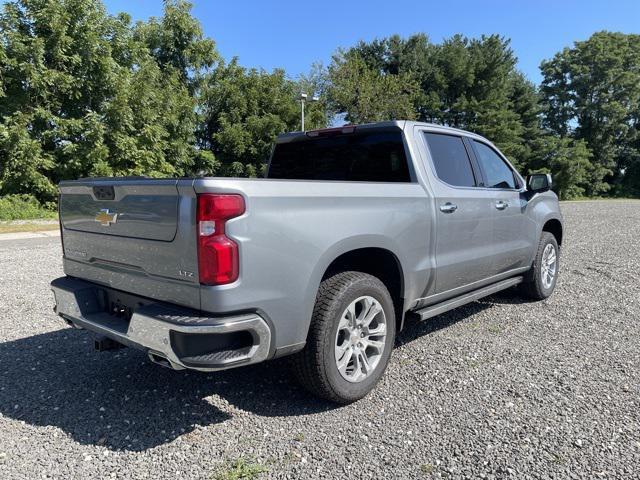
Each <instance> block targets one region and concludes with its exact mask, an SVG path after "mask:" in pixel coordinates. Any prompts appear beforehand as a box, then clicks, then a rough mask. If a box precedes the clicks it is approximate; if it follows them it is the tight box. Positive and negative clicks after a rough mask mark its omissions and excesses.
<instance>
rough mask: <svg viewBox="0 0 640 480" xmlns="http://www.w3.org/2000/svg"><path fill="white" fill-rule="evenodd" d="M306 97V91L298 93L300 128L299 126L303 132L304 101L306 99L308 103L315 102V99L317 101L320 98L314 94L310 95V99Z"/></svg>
mask: <svg viewBox="0 0 640 480" xmlns="http://www.w3.org/2000/svg"><path fill="white" fill-rule="evenodd" d="M307 98H308V95H307V94H306V93H301V94H300V107H301V109H300V111H301V113H302V115H301V118H300V125H301V127H302V128H301V130H302V131H303V132H304V103H305V102H306V101H308V102H309V103H311V102H317V101H319V100H320V98H319V97H316V96H313V97H311V99H310V100H307Z"/></svg>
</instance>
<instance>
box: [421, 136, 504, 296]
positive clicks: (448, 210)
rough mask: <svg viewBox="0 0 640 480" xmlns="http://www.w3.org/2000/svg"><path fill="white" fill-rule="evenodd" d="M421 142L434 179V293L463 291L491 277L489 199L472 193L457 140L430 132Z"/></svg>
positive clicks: (471, 175) (474, 182) (468, 163)
mask: <svg viewBox="0 0 640 480" xmlns="http://www.w3.org/2000/svg"><path fill="white" fill-rule="evenodd" d="M422 136H423V140H424V141H425V143H426V146H427V151H428V157H429V158H428V163H429V165H427V168H428V169H430V170H431V172H432V173H433V175H432V176H433V177H435V181H434V182H432V188H433V193H434V197H435V202H436V232H437V233H436V251H435V256H436V287H435V293H436V294H441V293H444V292H447V291H449V290H453V289H460V290H463V289H464V286H466V285H469V284H472V283H474V282H477V281H480V280H483V279H484V278H486V277H488V276H489V275H490V272H492V271H493V266H492V260H493V255H494V251H493V248H492V239H493V221H494V214H493V210H494V207H493V205H492V193H491V192H487V191H486V190H484V189H481V188H477V186H478V184H479V183H480V178H479V173H478V172H477V169H475V168H474V166H473V164H472V157H471V156H470V155H469V152H468V151H467V149H468V147H467V145H465V142H464V141H463V138H462V137H461V136H458V135H452V134H449V133H436V132H432V131H422ZM461 287H462V288H461ZM456 293H457V292H456Z"/></svg>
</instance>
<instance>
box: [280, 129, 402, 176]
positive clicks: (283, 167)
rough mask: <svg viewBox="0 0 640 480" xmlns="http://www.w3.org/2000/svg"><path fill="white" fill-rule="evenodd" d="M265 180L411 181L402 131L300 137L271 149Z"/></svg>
mask: <svg viewBox="0 0 640 480" xmlns="http://www.w3.org/2000/svg"><path fill="white" fill-rule="evenodd" d="M267 178H272V179H286V180H336V181H352V182H411V181H412V180H411V175H410V172H409V166H408V159H407V155H406V153H405V148H404V141H403V137H402V131H401V130H399V129H394V130H369V131H363V132H358V131H357V130H356V131H354V132H353V133H338V134H326V135H324V134H323V133H322V131H321V132H320V134H318V136H315V137H301V138H300V139H294V140H292V141H290V142H284V143H277V144H276V145H275V147H274V150H273V154H272V156H271V161H270V162H269V169H268V171H267Z"/></svg>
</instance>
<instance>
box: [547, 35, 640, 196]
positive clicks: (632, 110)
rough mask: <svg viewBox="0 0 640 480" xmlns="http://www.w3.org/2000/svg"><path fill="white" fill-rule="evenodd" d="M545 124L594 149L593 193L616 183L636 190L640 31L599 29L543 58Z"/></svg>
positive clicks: (639, 103)
mask: <svg viewBox="0 0 640 480" xmlns="http://www.w3.org/2000/svg"><path fill="white" fill-rule="evenodd" d="M541 70H542V74H543V77H544V79H543V82H542V86H541V92H542V95H543V99H544V106H545V124H546V126H547V127H548V128H550V129H551V130H552V131H554V132H555V133H557V134H558V135H560V136H562V137H568V136H569V137H572V138H575V139H583V140H584V141H585V142H586V143H587V145H588V147H589V149H590V150H591V151H592V153H593V160H592V163H593V166H592V168H591V169H590V172H589V184H588V186H587V189H586V193H587V194H588V195H597V194H599V193H602V192H606V191H607V190H608V189H609V186H610V185H609V184H610V183H622V184H623V185H624V186H625V188H627V189H630V190H634V191H636V190H637V189H638V188H640V187H638V185H637V184H635V182H636V181H637V177H635V176H634V175H633V172H635V171H637V170H638V169H639V167H638V166H637V162H638V161H639V160H638V159H639V157H640V155H639V151H638V137H639V135H640V131H639V118H640V35H633V34H629V35H628V34H623V33H612V32H598V33H595V34H593V35H592V36H591V37H590V38H589V39H588V40H586V41H584V42H576V43H575V44H574V47H573V48H565V49H564V50H563V51H562V52H559V53H557V54H556V55H555V56H554V57H553V58H552V59H551V60H548V61H544V62H542V65H541Z"/></svg>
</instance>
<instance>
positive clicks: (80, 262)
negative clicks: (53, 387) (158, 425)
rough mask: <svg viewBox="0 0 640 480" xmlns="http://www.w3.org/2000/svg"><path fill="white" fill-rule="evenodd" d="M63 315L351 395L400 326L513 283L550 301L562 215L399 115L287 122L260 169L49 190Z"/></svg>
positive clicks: (475, 145)
mask: <svg viewBox="0 0 640 480" xmlns="http://www.w3.org/2000/svg"><path fill="white" fill-rule="evenodd" d="M59 214H60V228H61V232H62V237H61V238H62V244H63V251H64V262H63V264H64V273H65V275H66V276H64V277H62V278H58V279H56V280H54V281H53V282H52V284H51V286H52V289H53V292H54V295H55V302H56V307H55V309H56V312H57V313H58V314H59V315H60V316H61V317H63V319H64V320H66V321H67V322H68V323H69V324H71V325H72V326H75V327H79V328H85V329H87V330H89V331H91V332H94V333H95V334H98V335H99V337H98V338H99V341H96V345H100V346H102V347H105V346H106V347H107V348H111V347H116V346H117V347H120V346H123V345H124V346H130V347H135V348H138V349H142V350H143V351H145V352H146V353H147V354H148V357H149V358H150V359H151V360H152V361H153V362H156V363H158V364H161V365H163V366H166V367H170V368H173V369H178V370H179V369H193V370H201V371H214V370H220V369H226V368H231V367H239V366H242V365H248V364H253V363H257V362H262V361H265V360H269V359H273V358H277V357H282V356H285V355H290V356H291V360H292V370H293V372H294V374H295V375H296V377H297V378H298V379H299V380H300V382H301V383H302V384H303V386H305V387H306V388H308V389H309V390H310V391H311V392H313V393H315V394H317V395H319V396H321V397H324V398H326V399H329V400H331V401H334V402H339V403H348V402H353V401H355V400H358V399H360V398H362V397H363V396H365V395H366V394H367V393H368V392H369V391H371V390H372V389H373V387H374V386H375V385H376V383H377V382H378V381H379V380H380V378H381V376H382V375H383V373H384V371H385V369H386V367H387V364H388V363H389V359H390V356H391V351H392V349H393V346H394V341H395V337H396V335H397V333H398V332H399V331H400V330H401V329H402V328H403V325H404V320H405V318H407V316H409V315H412V316H414V317H417V318H419V319H427V318H430V317H433V316H435V315H438V314H441V313H443V312H445V311H447V310H450V309H452V308H455V307H458V306H460V305H463V304H465V303H468V302H471V301H474V300H476V299H478V298H481V297H483V296H486V295H490V294H493V293H494V292H497V291H499V290H503V289H506V288H510V287H514V286H516V285H517V286H518V288H520V289H521V290H522V292H523V293H524V294H526V295H527V296H529V297H531V298H533V299H544V298H546V297H548V296H549V295H551V293H552V292H553V290H554V287H555V285H556V282H557V279H558V272H559V254H560V246H561V245H562V238H563V221H562V216H561V214H560V209H559V205H558V199H557V197H556V195H555V194H554V193H553V192H552V191H551V177H550V176H548V175H544V174H535V175H531V176H529V177H528V178H527V181H526V182H525V180H524V179H523V178H522V177H521V176H520V175H519V174H518V172H517V171H516V169H515V168H514V167H513V166H512V165H511V164H510V163H509V161H508V160H507V159H506V157H505V156H504V155H502V154H501V153H500V151H499V150H498V149H497V148H496V147H495V146H494V145H493V144H492V143H491V142H489V141H488V140H486V139H485V138H482V137H480V136H478V135H475V134H473V133H469V132H466V131H461V130H456V129H453V128H446V127H442V126H437V125H432V124H425V123H418V122H411V121H393V122H383V123H375V124H367V125H356V126H353V125H350V126H345V127H339V128H331V129H323V130H315V131H307V132H293V133H288V134H284V135H281V136H280V137H279V138H278V139H277V141H276V144H275V146H274V149H273V152H272V155H271V159H270V161H269V164H268V167H267V173H266V178H260V179H248V178H206V177H201V178H179V179H151V178H130V177H125V178H86V179H79V180H76V181H64V182H62V183H61V184H60V201H59Z"/></svg>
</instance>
